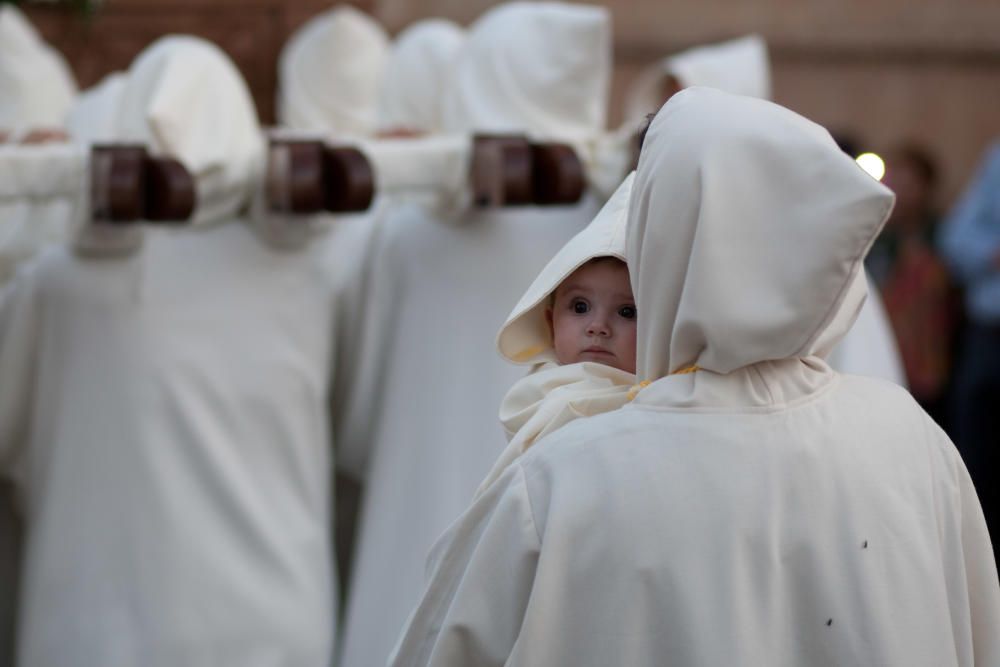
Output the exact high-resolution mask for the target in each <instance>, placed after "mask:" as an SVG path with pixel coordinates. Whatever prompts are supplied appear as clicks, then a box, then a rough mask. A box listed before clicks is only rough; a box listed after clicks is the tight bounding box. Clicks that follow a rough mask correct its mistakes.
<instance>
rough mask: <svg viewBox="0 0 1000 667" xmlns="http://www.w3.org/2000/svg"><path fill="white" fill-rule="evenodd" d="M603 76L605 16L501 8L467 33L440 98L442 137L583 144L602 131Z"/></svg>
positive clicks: (554, 6) (575, 8)
mask: <svg viewBox="0 0 1000 667" xmlns="http://www.w3.org/2000/svg"><path fill="white" fill-rule="evenodd" d="M610 75H611V16H610V13H609V12H608V10H607V9H604V8H601V7H585V6H580V5H568V4H560V3H548V2H542V3H525V2H512V3H508V4H503V5H500V6H498V7H496V8H494V9H492V10H490V11H488V12H486V13H485V14H484V15H483V16H482V17H480V19H479V20H478V21H476V23H475V24H474V25H473V26H472V28H471V29H470V31H469V38H468V40H467V41H466V43H465V46H464V47H463V48H462V50H461V52H460V53H459V55H458V58H457V62H456V65H455V71H454V77H453V79H452V84H451V86H450V87H449V89H448V91H447V92H446V93H445V96H444V125H445V129H446V130H448V131H454V132H472V131H480V132H527V133H529V134H533V135H540V136H544V137H546V138H556V139H566V140H571V139H577V138H582V137H589V136H591V135H593V134H595V133H598V132H601V131H602V130H603V129H604V126H605V113H606V107H607V100H608V86H609V83H610Z"/></svg>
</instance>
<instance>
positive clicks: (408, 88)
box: [378, 19, 465, 132]
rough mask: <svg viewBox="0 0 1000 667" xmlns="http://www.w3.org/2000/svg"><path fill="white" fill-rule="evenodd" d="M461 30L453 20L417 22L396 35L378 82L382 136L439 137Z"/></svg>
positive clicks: (462, 41)
mask: <svg viewBox="0 0 1000 667" xmlns="http://www.w3.org/2000/svg"><path fill="white" fill-rule="evenodd" d="M464 42H465V31H464V30H463V29H462V28H460V27H459V26H457V25H455V24H454V23H452V22H451V21H446V20H444V19H429V20H426V21H418V22H417V23H414V24H413V25H411V26H410V27H408V28H407V29H406V30H404V31H403V32H401V33H399V36H398V37H396V41H395V43H394V44H393V46H392V50H391V51H390V53H389V58H388V61H387V63H386V66H385V72H384V74H383V76H382V80H381V88H380V92H379V104H378V128H379V130H381V131H397V130H412V131H417V132H439V131H440V130H441V125H442V114H441V104H442V99H443V96H444V91H445V86H446V84H447V82H448V81H449V80H450V78H451V70H452V67H453V65H454V63H455V56H456V55H457V54H458V52H459V49H460V48H461V46H462V44H463V43H464Z"/></svg>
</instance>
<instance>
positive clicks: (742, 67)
mask: <svg viewBox="0 0 1000 667" xmlns="http://www.w3.org/2000/svg"><path fill="white" fill-rule="evenodd" d="M668 76H674V77H676V79H677V81H678V83H680V85H681V87H682V88H689V87H691V86H705V87H707V88H717V89H719V90H723V91H725V92H727V93H732V94H734V95H746V96H748V97H759V98H761V99H765V100H769V99H771V67H770V65H769V64H768V57H767V43H766V42H765V41H764V39H763V38H762V37H760V36H758V35H749V36H747V37H741V38H739V39H734V40H730V41H728V42H722V43H720V44H710V45H707V46H699V47H695V48H693V49H688V50H687V51H682V52H681V53H678V54H676V55H673V56H668V57H667V58H664V59H663V60H661V61H660V62H658V63H656V64H655V65H651V66H649V67H648V68H646V69H645V70H643V71H642V72H641V73H640V74H639V76H638V78H637V79H636V81H635V83H634V84H633V85H632V87H631V89H630V90H629V93H628V95H627V96H626V101H625V118H627V119H629V121H631V122H636V121H638V120H641V119H642V118H644V117H645V116H646V114H650V113H653V112H654V111H656V110H657V109H659V108H660V106H662V104H663V91H662V88H663V82H664V79H666V77H668Z"/></svg>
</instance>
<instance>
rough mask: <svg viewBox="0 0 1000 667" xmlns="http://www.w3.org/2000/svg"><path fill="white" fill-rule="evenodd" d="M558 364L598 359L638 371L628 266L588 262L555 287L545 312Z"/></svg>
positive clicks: (609, 261) (612, 260) (597, 360)
mask: <svg viewBox="0 0 1000 667" xmlns="http://www.w3.org/2000/svg"><path fill="white" fill-rule="evenodd" d="M545 314H546V317H547V318H548V320H549V325H550V326H551V327H552V346H553V348H555V353H556V358H557V359H558V360H559V363H560V364H572V363H576V362H579V361H595V362H597V363H599V364H605V365H606V366H613V367H615V368H618V369H620V370H623V371H627V372H629V373H634V372H635V316H636V310H635V300H634V299H633V298H632V284H631V282H630V281H629V277H628V268H627V267H626V265H625V263H624V262H621V261H619V260H617V259H614V258H607V259H599V260H595V261H591V262H588V263H586V264H584V265H583V266H581V267H580V268H579V269H577V270H576V271H574V272H573V273H572V274H571V275H570V276H569V278H567V279H566V280H564V281H563V283H562V284H561V285H559V287H558V288H556V292H555V299H554V301H553V303H552V307H551V308H550V309H549V310H547V311H546V313H545Z"/></svg>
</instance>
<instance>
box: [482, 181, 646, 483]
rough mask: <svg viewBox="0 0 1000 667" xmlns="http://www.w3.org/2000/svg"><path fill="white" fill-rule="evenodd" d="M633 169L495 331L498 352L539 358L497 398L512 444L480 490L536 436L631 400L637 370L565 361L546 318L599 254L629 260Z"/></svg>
mask: <svg viewBox="0 0 1000 667" xmlns="http://www.w3.org/2000/svg"><path fill="white" fill-rule="evenodd" d="M633 178H634V174H630V175H629V177H628V178H627V179H625V181H624V182H623V183H622V184H621V186H620V187H619V188H618V191H617V192H615V194H614V196H612V197H611V199H610V200H608V203H607V204H605V205H604V208H602V209H601V211H600V212H599V213H598V214H597V217H595V218H594V220H593V221H592V222H591V223H590V224H589V225H587V227H586V228H585V229H584V230H583V231H581V232H580V233H579V234H577V235H576V236H574V237H573V238H572V239H570V240H569V242H568V243H567V244H566V245H565V246H563V248H562V250H560V251H559V252H558V253H556V255H555V257H553V258H552V259H551V260H550V261H549V263H548V264H547V265H546V266H545V268H544V269H542V272H541V273H539V274H538V277H537V278H536V279H535V282H534V283H532V284H531V287H529V288H528V291H527V292H525V294H524V296H523V297H521V300H520V301H519V302H518V304H517V306H515V308H514V310H513V312H511V314H510V316H509V317H508V318H507V321H506V322H505V323H504V326H503V327H502V328H501V329H500V333H499V334H498V335H497V348H498V349H499V350H500V354H501V355H503V356H504V357H506V358H507V359H508V360H509V361H512V362H514V363H521V364H524V363H531V364H536V366H535V367H534V368H532V369H531V372H530V373H529V374H528V375H527V376H526V377H524V378H522V379H521V380H518V381H517V382H516V383H515V384H514V386H513V387H511V388H510V391H508V392H507V394H506V395H505V396H504V398H503V402H502V403H501V404H500V423H501V424H503V427H504V431H505V432H506V434H507V440H508V443H507V447H506V448H505V449H504V451H503V453H502V454H500V456H499V458H497V460H496V463H494V464H493V468H492V469H491V470H490V472H489V474H487V475H486V479H484V480H483V482H482V484H480V485H479V488H478V489H477V490H476V497H477V498H478V497H479V496H481V495H482V494H483V493H484V492H485V491H486V489H487V488H488V487H489V486H490V484H492V483H493V482H494V481H495V480H496V479H497V478H498V477H499V476H500V474H501V473H502V472H503V471H504V470H505V469H506V468H507V466H509V465H510V464H511V462H513V461H514V460H515V459H516V458H517V457H518V456H520V455H521V454H523V453H524V452H525V451H527V450H528V448H530V447H531V446H532V445H533V444H534V443H535V441H536V440H538V439H539V438H542V437H544V436H546V435H548V434H549V433H551V432H553V431H555V430H556V429H558V428H560V427H561V426H564V425H566V424H568V423H569V422H570V421H572V420H574V419H577V418H579V417H587V416H590V415H595V414H600V413H602V412H608V411H610V410H616V409H618V408H620V407H621V406H622V405H624V404H625V403H626V401H627V400H628V397H629V389H630V388H631V387H632V385H634V384H635V375H634V374H633V373H628V372H626V371H622V370H619V369H617V368H612V367H611V366H606V365H604V364H596V363H591V362H582V363H576V364H567V365H565V366H561V365H559V364H558V363H557V361H556V358H555V352H554V350H553V349H552V332H551V328H550V327H549V324H548V322H547V321H546V319H545V310H546V307H548V305H549V299H550V297H551V295H552V294H553V293H554V292H555V291H556V289H557V288H558V287H559V285H561V284H562V283H563V282H564V281H565V280H566V279H567V278H569V276H570V275H572V274H573V272H574V271H576V270H577V269H578V268H580V267H581V266H583V265H584V264H585V263H587V262H588V261H590V260H592V259H596V258H598V257H615V258H617V259H620V260H621V261H623V262H624V261H625V221H626V219H627V216H628V200H629V195H630V194H631V191H632V180H633Z"/></svg>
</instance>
